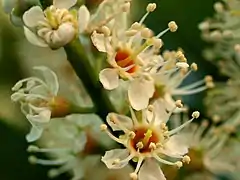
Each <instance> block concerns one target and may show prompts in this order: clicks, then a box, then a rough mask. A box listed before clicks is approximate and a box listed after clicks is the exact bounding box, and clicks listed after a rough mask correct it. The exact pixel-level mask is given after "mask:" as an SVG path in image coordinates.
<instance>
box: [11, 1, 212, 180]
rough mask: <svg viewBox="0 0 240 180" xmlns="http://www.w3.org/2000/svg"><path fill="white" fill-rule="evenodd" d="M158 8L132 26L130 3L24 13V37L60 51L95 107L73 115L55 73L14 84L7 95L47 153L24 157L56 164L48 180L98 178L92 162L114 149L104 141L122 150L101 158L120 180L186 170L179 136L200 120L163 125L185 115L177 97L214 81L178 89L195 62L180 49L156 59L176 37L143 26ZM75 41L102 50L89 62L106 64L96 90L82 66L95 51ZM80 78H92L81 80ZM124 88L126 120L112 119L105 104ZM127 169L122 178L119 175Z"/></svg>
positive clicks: (61, 4)
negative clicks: (170, 38)
mask: <svg viewBox="0 0 240 180" xmlns="http://www.w3.org/2000/svg"><path fill="white" fill-rule="evenodd" d="M156 7H157V5H156V4H155V3H149V4H148V5H147V7H146V13H145V14H144V15H143V17H142V18H141V19H140V20H139V21H138V22H134V23H132V24H131V23H130V22H128V21H127V19H128V18H127V15H128V12H129V11H130V9H131V0H117V1H116V0H104V1H102V3H101V4H100V5H99V7H98V8H97V9H96V11H95V12H94V13H93V14H92V13H90V11H89V10H88V9H87V8H86V6H85V5H81V6H80V7H79V8H78V4H77V0H68V1H65V0H53V4H52V5H51V6H49V7H46V8H44V9H43V8H42V7H40V6H33V7H31V8H30V9H28V10H27V11H26V12H25V13H24V14H23V17H22V18H23V22H24V32H25V36H26V38H27V39H28V40H29V41H30V42H31V43H32V44H35V45H37V46H41V47H50V48H51V49H52V50H56V49H58V48H61V47H64V48H65V49H64V50H65V51H66V54H67V58H68V60H69V62H70V63H71V65H72V67H73V69H74V70H75V71H76V74H77V75H78V76H79V78H80V80H82V82H83V85H84V86H85V88H86V90H87V91H88V93H89V95H90V96H91V98H92V101H93V104H94V108H93V110H92V111H91V114H87V115H86V113H89V112H85V114H73V113H75V112H73V111H71V108H72V107H71V104H70V102H68V101H67V100H66V99H65V98H62V97H60V96H59V93H58V91H59V84H58V79H57V76H56V74H55V73H54V72H52V71H51V70H50V69H49V68H46V67H43V66H41V67H36V68H35V69H36V70H40V71H42V72H43V76H44V80H42V79H39V78H36V77H31V78H26V79H23V80H20V81H19V82H18V83H16V85H15V86H14V87H13V88H12V90H13V91H14V93H13V95H12V100H13V101H15V102H19V103H20V105H21V110H22V112H23V113H24V114H25V115H26V118H27V119H28V120H29V122H30V123H31V125H32V130H31V132H30V133H29V134H28V135H27V140H28V141H29V142H33V141H36V140H38V139H39V138H40V137H41V136H42V138H41V139H40V140H41V141H40V143H42V144H44V146H45V147H46V148H39V147H37V146H33V145H30V146H29V148H28V151H29V152H31V153H49V155H50V158H53V159H54V160H43V159H38V158H37V157H36V156H30V158H29V160H30V162H31V163H36V164H42V165H61V166H60V167H59V168H58V169H52V170H50V172H49V175H50V176H51V177H55V176H57V175H59V174H61V173H64V172H66V171H72V172H73V179H74V180H79V179H82V178H84V179H88V178H89V177H95V176H94V175H95V174H94V175H93V174H92V173H91V168H93V167H96V165H94V163H95V162H98V163H97V166H99V167H101V166H102V164H101V163H100V162H101V161H100V157H101V155H100V154H101V153H102V152H100V151H104V152H105V151H106V149H110V148H112V147H111V146H114V145H115V144H113V143H109V140H114V141H116V142H117V143H119V144H121V145H122V146H124V149H113V150H109V151H106V153H105V155H104V156H103V157H102V158H101V160H102V162H103V163H104V164H105V165H106V167H107V168H108V169H115V171H113V172H116V174H117V173H120V174H121V176H119V177H117V178H119V179H129V176H127V177H126V174H127V172H128V173H129V174H130V178H131V179H132V180H137V179H139V180H149V179H154V180H164V179H165V175H164V173H163V172H162V170H161V168H160V166H162V165H170V166H174V167H177V168H180V167H182V166H183V163H186V164H188V163H190V157H189V156H188V155H187V153H188V152H189V151H188V148H189V147H190V146H191V144H189V143H188V142H187V141H186V137H184V136H183V135H182V134H181V132H180V131H181V130H182V129H183V128H184V127H185V126H187V125H189V124H190V123H191V122H192V121H193V120H194V119H197V118H198V117H199V116H200V113H199V112H198V111H195V112H193V113H192V118H191V119H190V120H188V121H186V122H184V123H183V124H178V126H175V127H174V128H171V127H168V124H167V123H168V122H169V120H170V117H171V115H173V114H175V113H176V114H177V113H179V112H183V111H186V109H187V108H186V107H184V106H183V104H182V102H181V100H179V99H177V98H176V96H178V97H179V96H180V97H181V96H184V95H191V94H195V93H199V92H202V91H204V90H206V89H208V88H212V87H214V83H213V82H212V78H211V76H206V77H205V78H204V79H202V80H199V81H197V82H194V83H191V84H188V85H182V83H183V81H184V80H185V79H186V78H187V77H188V76H189V75H191V73H192V72H195V71H197V69H198V66H197V64H196V63H192V64H188V62H187V58H186V57H185V55H184V53H183V51H182V50H177V51H168V50H165V51H163V52H162V53H161V54H160V51H161V48H162V46H163V41H162V39H161V38H162V36H163V35H164V34H165V33H167V32H176V31H177V29H178V26H177V24H176V23H175V22H174V21H170V22H169V23H168V27H167V28H166V29H165V30H163V31H161V32H159V33H158V34H156V35H155V34H154V32H153V31H152V30H151V29H150V28H148V27H146V25H145V24H144V21H145V19H146V18H147V17H148V15H149V14H150V13H151V12H153V11H154V10H155V9H156ZM76 9H78V10H77V11H76ZM80 35H81V36H82V35H86V36H85V38H89V40H91V43H92V45H93V46H94V47H96V49H97V50H98V51H99V53H98V54H97V55H96V56H95V54H94V55H93V56H92V57H102V58H103V59H102V60H103V61H101V62H103V65H102V66H101V65H100V66H99V67H100V73H99V74H98V80H99V81H100V83H98V82H97V83H96V82H92V81H93V79H92V74H90V73H93V74H94V72H92V71H94V70H95V66H94V68H92V67H91V65H89V66H85V67H82V66H84V65H86V64H88V63H89V59H88V58H87V57H88V55H85V54H87V53H92V54H93V53H94V52H91V50H89V49H88V51H86V52H85V49H80V48H85V46H81V45H82V44H81V41H80V40H78V38H79V36H80ZM73 41H74V42H73ZM69 44H71V45H72V46H68V45H69ZM76 44H80V46H77V45H76ZM78 48H79V49H78ZM79 52H80V53H79ZM82 52H84V53H85V54H84V53H82ZM100 53H101V55H99V54H100ZM79 62H81V63H79ZM78 63H79V64H81V65H82V66H78V65H79V64H78ZM94 63H95V62H94ZM89 64H91V63H89ZM96 64H97V63H96ZM94 65H95V64H94ZM85 68H89V69H87V70H86V69H85ZM91 68H92V69H91ZM81 71H82V72H84V73H85V72H86V73H89V74H84V73H83V75H82V72H81ZM123 82H124V83H125V84H126V86H125V85H124V87H123V89H124V92H127V94H126V96H124V98H125V102H126V104H127V106H129V111H127V112H126V113H125V114H124V113H123V112H112V109H114V108H112V107H111V106H112V104H107V103H109V102H110V101H106V102H107V103H106V102H105V101H104V100H105V99H107V98H109V97H108V96H107V95H108V92H109V91H113V90H115V89H119V88H122V87H121V86H122V84H123ZM102 91H103V93H104V98H102V96H103V95H102ZM93 92H94V93H99V99H100V101H101V102H100V103H99V102H98V101H99V100H98V99H97V98H98V97H97V96H96V95H92V94H93ZM106 94H107V95H106ZM94 97H95V99H94ZM96 97H97V98H96ZM108 100H109V99H108ZM116 101H117V99H116ZM99 106H102V107H104V108H106V109H104V111H105V112H104V113H102V112H99V109H100V110H102V109H103V108H102V107H99ZM109 107H111V108H109ZM106 112H107V113H106ZM81 113H84V112H81ZM94 113H96V114H98V115H99V117H101V118H102V121H104V123H103V122H102V121H101V120H99V117H98V116H96V115H93V114H94ZM69 114H71V115H69ZM107 114H108V115H107ZM129 114H131V118H130V117H129V116H128V115H129ZM92 116H94V117H92ZM106 116H107V117H106ZM105 122H107V123H105ZM107 124H108V125H109V126H110V127H111V130H110V129H109V127H108V125H107ZM99 126H100V129H99ZM170 128H171V130H170ZM100 130H101V131H104V132H105V133H106V134H107V135H108V136H109V137H110V138H109V139H108V136H106V134H105V133H102V132H101V133H100ZM112 131H113V132H112ZM183 137H184V138H183ZM111 142H113V141H111ZM115 147H116V145H115ZM190 152H191V151H190ZM173 159H176V160H173ZM129 161H133V163H135V164H136V168H135V170H132V169H131V167H130V165H129ZM93 162H94V163H93ZM106 167H105V170H104V171H106V173H105V175H104V176H103V177H104V178H105V179H108V178H112V177H114V176H115V174H114V173H113V174H111V173H108V172H109V170H107V169H106ZM124 167H125V169H123V171H121V170H116V169H122V168H124ZM103 169H104V168H103ZM111 172H112V171H111ZM123 173H124V174H123ZM108 175H109V176H108ZM96 176H97V177H98V175H96ZM95 178H96V177H95ZM98 179H99V178H98Z"/></svg>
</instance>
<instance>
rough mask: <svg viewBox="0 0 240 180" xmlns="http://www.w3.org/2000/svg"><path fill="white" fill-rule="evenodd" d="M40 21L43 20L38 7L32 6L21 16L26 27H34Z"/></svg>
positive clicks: (41, 12)
mask: <svg viewBox="0 0 240 180" xmlns="http://www.w3.org/2000/svg"><path fill="white" fill-rule="evenodd" d="M42 20H44V14H43V11H42V9H41V8H40V7H39V6H33V7H31V8H30V9H29V10H28V11H26V12H25V13H24V14H23V22H24V24H25V25H26V26H27V27H35V26H37V24H38V22H39V21H42Z"/></svg>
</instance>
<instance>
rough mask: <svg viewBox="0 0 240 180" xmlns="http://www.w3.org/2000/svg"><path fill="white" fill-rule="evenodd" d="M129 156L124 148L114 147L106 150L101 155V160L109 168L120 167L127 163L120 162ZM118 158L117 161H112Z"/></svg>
mask: <svg viewBox="0 0 240 180" xmlns="http://www.w3.org/2000/svg"><path fill="white" fill-rule="evenodd" d="M128 156H129V151H128V150H126V149H114V150H110V151H107V152H106V153H105V155H104V156H103V157H102V161H103V162H104V163H105V164H106V166H107V167H108V168H109V169H120V168H122V167H124V166H126V165H127V164H128V161H124V162H121V160H124V159H126V158H127V157H128ZM116 160H120V162H119V163H114V161H116Z"/></svg>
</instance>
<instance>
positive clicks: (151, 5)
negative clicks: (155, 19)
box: [146, 3, 157, 12]
mask: <svg viewBox="0 0 240 180" xmlns="http://www.w3.org/2000/svg"><path fill="white" fill-rule="evenodd" d="M156 7H157V5H156V3H149V4H148V5H147V8H146V11H147V12H153V11H154V10H155V9H156Z"/></svg>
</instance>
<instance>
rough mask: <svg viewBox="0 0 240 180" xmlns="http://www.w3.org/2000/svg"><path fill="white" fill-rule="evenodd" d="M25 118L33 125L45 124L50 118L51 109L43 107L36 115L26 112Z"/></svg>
mask: <svg viewBox="0 0 240 180" xmlns="http://www.w3.org/2000/svg"><path fill="white" fill-rule="evenodd" d="M26 118H27V119H28V120H29V121H30V123H31V124H33V125H34V126H37V127H41V126H45V125H46V123H48V122H49V121H50V119H51V111H50V110H48V109H45V110H43V111H42V112H40V113H39V114H37V115H30V114H28V115H27V116H26Z"/></svg>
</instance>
